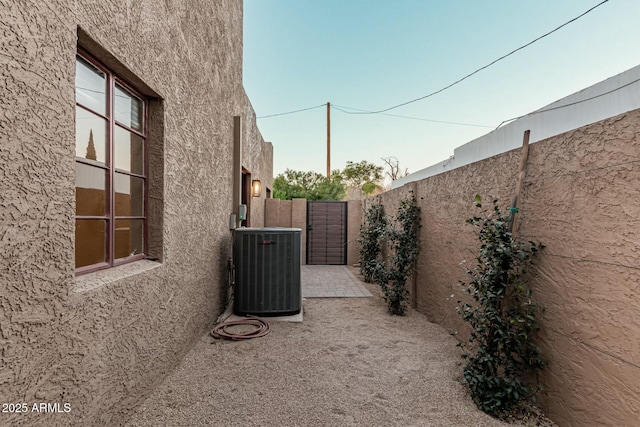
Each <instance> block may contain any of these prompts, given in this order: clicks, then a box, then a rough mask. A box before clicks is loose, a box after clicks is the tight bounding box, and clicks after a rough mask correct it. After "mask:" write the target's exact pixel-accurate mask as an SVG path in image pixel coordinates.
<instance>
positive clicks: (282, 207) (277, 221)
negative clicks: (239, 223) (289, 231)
mask: <svg viewBox="0 0 640 427" xmlns="http://www.w3.org/2000/svg"><path fill="white" fill-rule="evenodd" d="M264 225H265V227H286V228H299V229H301V230H302V235H301V238H300V262H301V263H302V264H306V263H307V199H293V200H280V199H267V201H266V206H265V224H264Z"/></svg>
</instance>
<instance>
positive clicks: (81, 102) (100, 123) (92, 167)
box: [75, 52, 148, 273]
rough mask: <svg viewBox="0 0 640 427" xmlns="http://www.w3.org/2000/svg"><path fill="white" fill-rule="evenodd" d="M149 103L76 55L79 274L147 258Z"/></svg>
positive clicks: (86, 58) (91, 61) (83, 56)
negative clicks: (145, 256)
mask: <svg viewBox="0 0 640 427" xmlns="http://www.w3.org/2000/svg"><path fill="white" fill-rule="evenodd" d="M146 114H147V102H146V101H145V100H144V99H143V97H142V96H141V95H138V94H137V93H136V92H135V91H134V90H132V89H131V88H129V87H128V86H127V85H126V84H125V83H124V82H123V81H121V80H120V79H118V77H117V76H115V75H114V74H113V73H112V72H110V71H109V70H108V69H107V68H106V67H104V66H103V65H101V64H100V63H98V62H97V61H96V60H94V59H92V58H91V57H90V56H89V55H87V54H85V53H83V52H80V53H79V54H78V56H77V57H76V234H75V243H76V248H75V255H76V273H84V272H88V271H93V270H97V269H101V268H107V267H111V266H114V265H118V264H122V263H126V262H130V261H135V260H138V259H142V258H144V254H145V251H146V246H147V238H146V233H147V203H146V200H147V193H148V183H147V165H148V162H147V123H146V121H147V120H146Z"/></svg>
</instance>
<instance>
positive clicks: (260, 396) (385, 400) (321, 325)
mask: <svg viewBox="0 0 640 427" xmlns="http://www.w3.org/2000/svg"><path fill="white" fill-rule="evenodd" d="M367 287H368V289H369V290H370V291H371V292H372V293H373V294H374V297H373V298H327V299H306V300H305V301H304V305H303V307H304V322H303V323H288V322H272V323H271V326H272V330H271V333H270V334H269V335H268V336H266V337H263V338H257V339H253V340H247V341H215V340H213V338H211V337H210V336H209V335H204V336H203V337H202V338H201V339H200V340H199V342H198V343H197V344H196V345H195V346H194V348H193V349H192V350H191V351H190V352H189V354H188V355H187V356H186V357H185V359H184V360H183V361H182V362H181V364H180V365H179V366H178V367H177V368H176V370H175V371H174V372H172V373H171V374H170V375H169V376H168V377H167V378H166V379H165V381H164V382H163V383H162V384H161V385H160V386H159V387H158V388H157V389H156V390H155V391H154V393H153V394H152V395H151V396H150V397H149V398H148V399H147V400H146V401H145V402H144V403H143V404H142V405H141V406H140V407H138V408H137V410H136V412H135V413H134V414H133V415H132V417H131V418H130V420H129V423H128V424H127V425H129V426H161V425H162V426H211V425H216V426H349V425H362V426H506V425H518V424H507V423H504V422H501V421H498V420H496V419H493V418H491V417H490V416H488V415H486V414H484V413H482V412H481V411H480V410H478V409H477V408H476V406H475V404H474V403H473V401H472V400H471V398H470V397H469V395H468V392H467V390H466V388H465V387H464V386H463V385H460V384H458V383H457V382H456V378H457V377H459V375H460V371H461V364H460V356H459V354H460V353H459V349H458V348H457V347H456V343H457V341H456V340H455V339H454V338H453V337H452V336H450V335H449V334H448V333H447V331H446V330H445V329H443V328H442V327H440V326H438V325H436V324H433V323H430V322H429V321H428V320H427V319H426V317H424V316H423V315H422V314H420V313H417V312H415V311H413V310H409V311H408V313H407V315H406V316H403V317H398V316H390V315H389V314H387V312H386V305H385V303H384V301H383V300H382V299H381V297H380V293H379V291H378V289H377V288H375V287H373V286H370V285H367ZM526 424H527V425H536V421H528V422H527V423H526ZM545 425H546V424H545Z"/></svg>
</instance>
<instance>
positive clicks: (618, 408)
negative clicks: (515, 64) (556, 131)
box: [366, 110, 640, 426]
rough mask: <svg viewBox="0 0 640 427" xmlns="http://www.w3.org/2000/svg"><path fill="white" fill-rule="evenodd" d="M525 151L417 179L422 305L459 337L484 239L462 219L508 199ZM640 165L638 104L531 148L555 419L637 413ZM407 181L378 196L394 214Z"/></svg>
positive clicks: (523, 230)
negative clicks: (461, 308)
mask: <svg viewBox="0 0 640 427" xmlns="http://www.w3.org/2000/svg"><path fill="white" fill-rule="evenodd" d="M520 140H521V139H520ZM520 158H521V152H520V150H519V149H518V150H512V151H508V152H506V153H503V154H500V155H497V156H494V157H491V158H488V159H485V160H482V161H479V162H475V163H471V164H469V165H466V166H463V167H459V168H457V169H455V170H451V171H448V172H446V173H442V174H438V175H435V176H432V177H429V178H426V179H423V180H420V181H418V182H416V183H412V184H413V185H415V187H414V189H415V192H416V195H417V200H418V204H419V206H420V207H421V209H422V217H421V221H422V229H421V232H420V236H419V238H420V244H421V252H420V257H419V260H418V263H417V273H416V289H417V308H418V309H419V310H420V311H421V312H423V313H425V314H426V315H427V316H428V317H429V318H430V319H431V320H432V321H434V322H436V323H438V324H440V325H443V326H444V327H446V328H447V329H449V330H450V331H451V332H458V333H459V334H460V335H459V337H460V339H461V340H464V339H465V337H467V336H468V332H469V331H468V329H467V325H466V324H464V323H463V322H462V321H461V319H460V316H459V315H458V314H457V312H456V310H455V306H456V305H457V301H458V299H462V298H464V296H465V294H464V293H463V292H462V289H461V287H460V284H459V282H460V281H467V280H468V276H467V275H466V273H465V271H466V267H472V266H473V265H475V259H476V257H477V256H478V249H479V247H478V240H477V236H476V234H475V233H474V230H473V228H472V227H471V226H469V225H467V224H465V219H466V218H469V217H471V216H474V215H476V214H477V212H476V209H475V207H474V196H475V195H476V194H480V195H482V196H483V200H485V202H487V203H490V200H491V198H493V197H496V198H498V199H499V200H500V201H501V205H502V207H503V208H506V207H508V205H509V203H510V200H511V196H512V195H513V193H514V191H515V187H516V179H517V176H518V172H519V167H520ZM639 165H640V110H635V111H631V112H628V113H625V114H621V115H618V116H616V117H612V118H609V119H606V120H602V121H599V122H596V123H592V124H590V125H587V126H583V127H581V128H579V129H576V130H573V131H570V132H566V133H563V134H561V135H557V136H554V137H552V138H549V139H546V140H543V141H540V142H538V143H536V144H534V145H531V146H530V147H529V158H528V163H527V169H526V177H525V183H524V189H523V193H522V196H521V198H520V202H519V207H520V209H521V213H520V214H518V217H517V221H516V232H517V234H518V236H519V237H521V238H522V239H525V240H532V241H535V242H541V243H543V244H544V245H545V246H546V247H545V248H544V249H543V250H542V251H541V252H540V254H539V257H538V258H537V260H536V267H535V268H534V270H533V271H532V274H531V276H530V279H531V281H530V283H531V286H532V289H533V297H534V299H535V300H537V301H538V302H540V303H541V304H542V305H543V306H544V307H545V312H544V317H543V319H542V330H541V334H540V336H539V338H540V340H541V343H542V348H543V353H544V356H545V357H546V358H547V359H548V360H549V361H550V364H549V366H548V367H547V368H546V370H545V371H544V372H543V373H541V375H540V381H541V383H542V385H543V386H544V388H545V391H544V392H543V393H542V394H541V395H540V397H541V404H542V406H543V409H544V410H545V411H546V412H547V413H548V415H550V417H551V418H552V419H553V420H554V421H556V422H557V423H558V424H559V425H563V426H565V425H566V426H586V425H598V426H621V425H634V424H636V423H637V414H638V412H639V411H640V381H638V378H640V353H639V352H638V349H639V348H640V319H639V318H638V316H637V313H638V312H640V272H639V270H638V265H640V231H639V230H640V200H639V199H638V197H637V193H638V189H640V168H639ZM410 189H411V185H405V186H403V187H400V188H398V189H395V190H392V191H390V192H387V193H384V194H382V195H380V196H378V197H379V199H378V200H381V201H382V203H383V204H384V205H385V209H386V212H387V214H393V213H394V212H395V209H396V207H397V204H398V201H399V200H400V199H401V198H405V197H406V196H407V192H408V191H409V190H410ZM374 200H376V199H368V200H367V201H366V206H367V207H368V206H370V204H371V203H372V202H373V201H374ZM463 260H466V261H467V262H468V263H469V265H468V266H461V265H460V263H461V261H463ZM452 295H453V297H451V296H452Z"/></svg>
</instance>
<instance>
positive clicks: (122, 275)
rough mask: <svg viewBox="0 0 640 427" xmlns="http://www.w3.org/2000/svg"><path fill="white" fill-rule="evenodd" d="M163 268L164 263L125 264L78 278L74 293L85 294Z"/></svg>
mask: <svg viewBox="0 0 640 427" xmlns="http://www.w3.org/2000/svg"><path fill="white" fill-rule="evenodd" d="M161 266H162V263H159V262H156V261H149V260H146V259H142V260H140V261H135V262H132V263H129V264H123V265H119V266H117V267H113V268H107V269H105V270H98V271H95V272H93V273H87V274H83V275H81V276H76V286H75V288H74V292H75V293H76V294H83V293H85V292H89V291H93V290H95V289H99V288H101V287H103V286H106V285H108V284H110V283H113V282H117V281H118V280H122V279H127V278H129V277H133V276H137V275H138V274H142V273H146V272H148V271H151V270H155V269H156V268H159V267H161Z"/></svg>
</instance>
